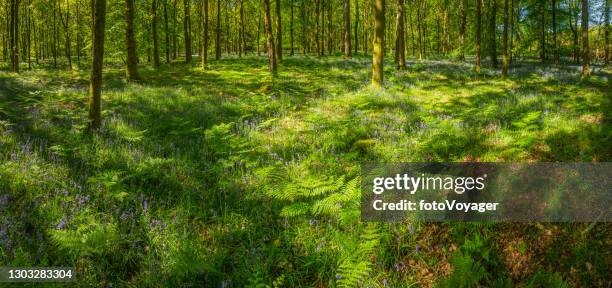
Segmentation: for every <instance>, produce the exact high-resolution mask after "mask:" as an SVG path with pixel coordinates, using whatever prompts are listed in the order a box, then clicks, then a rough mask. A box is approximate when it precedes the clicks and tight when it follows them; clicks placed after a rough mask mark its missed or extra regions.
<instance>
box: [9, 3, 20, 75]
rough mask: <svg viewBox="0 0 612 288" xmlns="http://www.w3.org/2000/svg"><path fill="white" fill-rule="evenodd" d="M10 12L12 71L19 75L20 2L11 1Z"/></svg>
mask: <svg viewBox="0 0 612 288" xmlns="http://www.w3.org/2000/svg"><path fill="white" fill-rule="evenodd" d="M10 10H11V21H10V28H9V29H10V31H9V32H10V33H9V35H10V36H9V38H10V39H9V42H10V46H11V48H10V50H11V56H10V58H11V71H13V72H17V73H19V0H11V4H10Z"/></svg>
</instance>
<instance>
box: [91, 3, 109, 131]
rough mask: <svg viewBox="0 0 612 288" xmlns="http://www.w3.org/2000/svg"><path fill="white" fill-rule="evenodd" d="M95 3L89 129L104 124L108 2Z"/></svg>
mask: <svg viewBox="0 0 612 288" xmlns="http://www.w3.org/2000/svg"><path fill="white" fill-rule="evenodd" d="M92 2H93V10H94V11H93V31H92V34H93V45H92V46H93V52H92V68H91V80H90V83H89V121H90V122H89V128H90V129H92V130H93V129H97V128H99V127H100V124H101V123H102V116H101V113H100V102H101V100H100V98H101V94H102V65H103V64H104V23H105V20H106V0H92Z"/></svg>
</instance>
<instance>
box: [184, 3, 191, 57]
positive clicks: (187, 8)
mask: <svg viewBox="0 0 612 288" xmlns="http://www.w3.org/2000/svg"><path fill="white" fill-rule="evenodd" d="M183 12H184V17H185V19H184V21H183V34H185V37H184V38H185V39H184V40H185V63H189V62H191V54H192V53H191V7H190V6H189V0H183Z"/></svg>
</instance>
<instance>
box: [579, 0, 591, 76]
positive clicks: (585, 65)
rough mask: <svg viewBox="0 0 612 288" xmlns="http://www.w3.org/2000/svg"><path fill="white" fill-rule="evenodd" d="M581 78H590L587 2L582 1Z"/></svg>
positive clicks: (585, 0) (586, 0) (587, 0)
mask: <svg viewBox="0 0 612 288" xmlns="http://www.w3.org/2000/svg"><path fill="white" fill-rule="evenodd" d="M580 26H582V76H583V77H589V76H591V68H590V67H589V65H590V64H591V55H590V53H591V51H590V50H589V0H582V21H581V23H580Z"/></svg>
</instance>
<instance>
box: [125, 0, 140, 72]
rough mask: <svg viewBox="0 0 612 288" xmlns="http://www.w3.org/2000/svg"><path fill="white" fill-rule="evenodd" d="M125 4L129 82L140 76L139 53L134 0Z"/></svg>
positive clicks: (126, 68) (126, 1) (126, 65)
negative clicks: (135, 31)
mask: <svg viewBox="0 0 612 288" xmlns="http://www.w3.org/2000/svg"><path fill="white" fill-rule="evenodd" d="M125 5H126V7H125V8H126V9H125V42H126V47H127V60H126V62H125V76H126V79H127V81H128V82H129V81H134V80H138V78H139V77H138V66H137V65H138V54H137V52H136V39H135V38H134V0H125Z"/></svg>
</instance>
